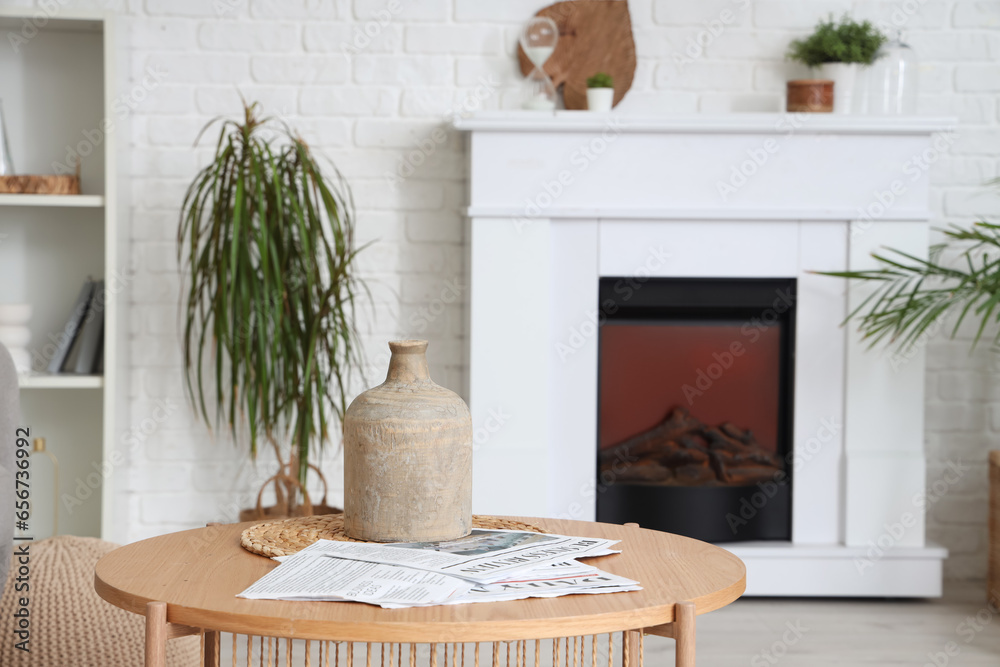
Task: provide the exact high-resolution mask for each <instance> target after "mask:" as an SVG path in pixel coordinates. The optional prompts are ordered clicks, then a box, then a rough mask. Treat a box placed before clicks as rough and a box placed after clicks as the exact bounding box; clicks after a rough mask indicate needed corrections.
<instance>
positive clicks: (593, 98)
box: [587, 88, 615, 111]
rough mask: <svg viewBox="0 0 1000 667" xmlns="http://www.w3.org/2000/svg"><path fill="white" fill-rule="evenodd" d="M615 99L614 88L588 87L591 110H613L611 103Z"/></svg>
mask: <svg viewBox="0 0 1000 667" xmlns="http://www.w3.org/2000/svg"><path fill="white" fill-rule="evenodd" d="M614 101H615V89H614V88H588V89H587V109H589V110H590V111H611V105H612V104H613V103H614Z"/></svg>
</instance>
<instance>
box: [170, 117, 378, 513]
mask: <svg viewBox="0 0 1000 667" xmlns="http://www.w3.org/2000/svg"><path fill="white" fill-rule="evenodd" d="M218 120H219V119H216V120H213V121H212V122H210V123H209V124H208V125H206V126H205V129H204V130H202V133H204V132H205V131H206V130H207V129H208V128H209V127H210V126H211V125H212V124H213V123H215V122H216V121H218ZM275 126H276V123H275V122H274V121H273V120H272V119H269V118H261V117H260V116H259V113H258V106H257V104H256V103H255V104H249V105H248V104H246V103H244V116H243V120H242V122H238V121H234V120H224V121H223V122H222V124H221V128H220V131H219V136H218V139H217V141H216V146H215V155H214V157H213V159H212V161H211V163H210V164H208V165H207V166H206V167H205V168H204V169H202V170H201V171H200V172H199V173H198V175H197V176H196V177H195V179H194V181H193V182H192V183H191V185H190V186H189V188H188V190H187V193H186V195H185V197H184V202H183V205H182V207H181V215H180V225H179V229H178V237H177V240H178V260H179V263H180V264H181V266H182V267H183V268H184V269H185V271H186V273H187V275H186V281H187V282H186V284H185V287H184V290H185V297H184V299H183V303H182V313H183V332H182V344H183V354H184V372H185V380H186V387H187V390H188V394H189V397H190V399H191V401H192V403H193V404H194V406H195V409H196V411H197V412H198V414H199V415H200V417H201V418H203V419H204V421H205V422H206V423H207V424H208V425H209V426H210V427H211V426H212V425H213V424H215V425H216V426H222V425H224V426H225V427H226V428H227V429H228V430H229V431H230V432H232V433H233V434H234V437H237V439H243V437H242V436H241V434H243V433H244V432H245V434H246V435H245V440H246V441H247V444H248V445H249V450H250V455H251V456H252V457H256V454H257V451H258V445H259V443H260V441H261V440H262V439H263V440H264V441H266V442H267V443H269V444H270V445H271V446H272V447H273V448H274V451H275V454H276V455H277V457H278V464H279V466H280V467H279V469H278V474H277V475H276V476H275V477H273V478H271V479H270V480H268V482H271V481H273V482H274V486H275V490H276V495H277V501H278V502H277V506H276V512H275V513H276V514H294V513H296V507H297V506H298V503H299V502H300V501H299V498H301V499H302V501H301V502H302V504H303V505H304V506H305V507H306V508H308V507H309V506H310V503H309V500H308V497H307V495H304V494H305V483H306V475H307V473H308V470H309V468H310V450H311V448H314V447H316V448H321V447H322V445H323V443H324V442H325V441H326V440H327V439H328V436H329V430H330V428H329V427H330V416H331V415H335V416H336V418H338V419H341V420H342V418H343V415H344V411H345V409H346V408H347V383H348V379H349V377H350V375H351V373H352V372H354V371H357V370H360V368H361V360H360V355H359V345H358V334H357V330H356V328H355V321H354V311H355V301H356V298H357V295H358V293H359V289H363V287H364V286H363V284H362V283H360V282H359V280H358V278H357V277H356V273H355V257H356V255H357V253H358V250H359V249H358V248H356V247H355V245H354V241H353V229H354V206H353V201H352V197H351V190H350V188H349V187H348V185H347V183H346V181H344V179H343V177H342V176H341V175H340V173H339V171H337V170H336V168H335V167H333V168H332V171H331V174H332V176H331V175H330V174H328V173H325V172H324V170H323V168H322V166H321V164H320V162H319V161H318V160H317V159H316V157H314V155H313V154H312V152H311V151H310V150H309V147H308V146H307V145H306V143H305V142H304V141H303V140H302V139H301V138H300V137H298V136H297V135H294V134H293V133H292V131H291V130H290V129H289V128H288V127H287V126H284V125H281V126H278V127H275ZM272 128H274V129H275V130H276V131H272ZM199 136H200V135H199ZM277 139H281V140H283V141H281V142H280V144H279V142H277V141H276V140H277ZM209 406H211V407H209ZM265 484H267V483H265ZM306 511H307V512H308V510H306Z"/></svg>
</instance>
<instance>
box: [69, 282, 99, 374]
mask: <svg viewBox="0 0 1000 667" xmlns="http://www.w3.org/2000/svg"><path fill="white" fill-rule="evenodd" d="M103 341H104V281H103V280H98V281H96V282H95V283H94V293H93V295H92V296H91V297H90V305H89V306H88V307H87V316H86V317H85V318H84V321H83V328H82V329H81V331H80V349H79V350H77V353H76V363H75V364H74V366H73V371H72V372H74V373H77V374H78V375H90V374H91V373H96V372H97V367H98V362H99V359H98V352H99V351H100V349H101V347H102V345H101V343H102V342H103ZM63 370H64V371H68V370H69V368H68V366H63Z"/></svg>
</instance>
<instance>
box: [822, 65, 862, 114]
mask: <svg viewBox="0 0 1000 667" xmlns="http://www.w3.org/2000/svg"><path fill="white" fill-rule="evenodd" d="M860 69H861V66H860V65H858V63H823V64H822V65H820V67H819V75H820V78H821V79H828V80H830V81H833V113H852V112H853V110H854V89H855V88H856V87H857V80H858V71H859V70H860Z"/></svg>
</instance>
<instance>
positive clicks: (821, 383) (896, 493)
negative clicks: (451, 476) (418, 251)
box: [456, 112, 954, 597]
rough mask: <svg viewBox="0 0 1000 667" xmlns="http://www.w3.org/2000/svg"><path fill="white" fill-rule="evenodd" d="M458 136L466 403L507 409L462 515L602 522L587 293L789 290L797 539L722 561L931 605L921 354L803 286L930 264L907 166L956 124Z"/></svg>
mask: <svg viewBox="0 0 1000 667" xmlns="http://www.w3.org/2000/svg"><path fill="white" fill-rule="evenodd" d="M456 126H457V127H458V128H459V129H461V130H465V131H468V132H469V134H470V135H471V136H470V207H469V210H468V217H469V219H470V246H471V247H470V254H471V264H470V271H471V290H470V303H469V331H470V340H469V399H470V408H471V410H472V415H473V424H474V426H478V425H482V424H484V423H485V421H486V420H487V419H488V418H489V415H490V411H491V410H493V411H496V410H502V411H503V413H504V414H505V415H508V418H507V420H506V421H505V423H504V425H503V427H502V428H500V429H496V430H495V432H494V433H492V434H491V435H490V437H489V438H488V439H487V440H485V441H484V442H481V443H479V447H478V449H477V451H476V456H475V478H474V483H473V488H474V492H473V493H474V500H473V509H474V511H475V512H477V513H492V514H513V515H535V516H552V517H562V518H574V519H585V520H592V519H594V518H595V517H596V516H597V512H598V507H599V506H600V502H599V501H598V495H599V494H600V493H602V489H601V485H600V478H599V467H598V460H597V457H596V456H594V452H595V450H596V448H597V444H598V437H599V423H600V420H599V414H598V404H599V367H600V366H599V359H600V354H599V347H600V345H599V343H600V336H601V334H600V331H601V328H602V326H607V323H606V322H603V320H604V318H603V316H602V313H601V310H600V308H599V296H600V289H601V280H602V279H608V278H616V279H629V280H632V281H633V282H636V283H639V282H641V281H647V282H648V281H650V280H652V279H670V280H703V279H715V280H718V279H734V280H742V281H755V280H787V281H794V284H795V289H796V295H797V298H796V302H795V306H796V307H795V313H794V332H795V335H794V349H793V354H794V371H793V373H792V377H791V381H790V383H789V384H790V387H791V393H792V396H791V400H790V401H789V405H790V409H791V410H792V415H791V419H790V420H789V425H788V429H789V431H790V436H789V440H790V442H789V443H788V447H789V448H790V451H789V452H788V455H789V458H788V461H789V463H788V465H789V466H790V473H791V484H790V489H789V495H790V503H791V519H790V525H789V529H790V530H789V533H790V535H789V538H788V539H772V540H767V541H763V540H762V541H751V542H730V543H725V544H723V546H725V547H726V548H728V549H730V550H731V551H733V552H734V553H736V554H737V555H738V556H740V557H741V558H742V559H743V560H744V562H745V563H746V564H747V568H748V577H747V594H748V595H785V596H817V595H821V596H893V597H932V596H938V595H940V593H941V564H942V561H943V559H944V558H945V557H946V556H947V553H946V551H945V550H944V549H942V548H940V547H937V546H935V545H932V544H928V543H927V541H926V537H925V533H924V517H923V514H922V511H921V509H922V507H921V506H920V504H919V502H918V498H919V497H920V496H921V495H922V494H923V492H924V488H925V483H926V480H925V474H926V473H925V459H924V443H923V409H924V405H923V383H924V360H923V354H922V352H919V351H918V352H917V353H916V354H912V355H907V357H906V358H905V359H901V358H899V357H896V356H894V355H892V354H891V352H889V351H886V350H879V349H876V350H868V349H867V346H866V344H865V343H864V342H862V341H861V340H859V338H858V336H857V335H856V334H855V332H854V331H853V330H852V329H851V328H848V327H843V326H841V324H842V321H843V319H844V317H845V315H846V314H847V313H848V312H849V311H850V309H851V308H852V307H853V306H855V305H857V304H858V303H859V302H860V301H859V300H860V299H862V298H864V293H863V292H862V290H861V289H857V288H852V289H850V290H848V289H846V285H845V284H844V283H843V282H842V281H840V280H837V279H833V278H828V277H825V276H820V275H816V274H815V273H814V272H815V271H839V270H847V269H849V270H859V269H865V268H869V267H871V266H872V260H871V257H870V254H871V252H872V251H873V250H875V249H878V248H880V247H883V246H892V247H895V248H899V249H902V250H904V251H907V252H910V253H912V254H914V255H921V254H925V253H926V251H927V246H928V219H929V217H930V213H929V210H928V199H929V188H928V176H927V171H926V169H925V168H921V167H920V165H926V164H927V162H928V160H927V156H928V153H934V152H935V151H937V152H938V153H940V152H941V151H944V150H946V149H947V146H948V145H949V144H950V141H948V139H949V137H950V135H949V134H948V133H949V132H950V129H951V128H952V127H953V126H954V121H953V120H951V119H946V118H865V117H850V116H832V115H825V114H812V115H809V114H790V115H789V114H782V115H778V114H773V115H772V114H737V115H725V116H707V115H706V116H676V117H672V116H664V117H633V116H625V115H618V114H614V113H612V114H594V113H587V112H556V113H555V114H553V113H539V112H482V113H477V114H475V115H473V116H470V117H467V118H462V119H459V120H457V121H456ZM932 157H933V156H932ZM640 292H641V290H640ZM668 407H669V406H664V411H665V412H666V409H667V408H668ZM703 421H706V422H712V420H711V419H708V420H703ZM716 425H717V424H716V423H709V426H712V427H715V426H716ZM735 426H736V427H742V426H745V425H740V424H735ZM512 480H516V483H515V482H512ZM601 502H603V501H601ZM904 524H905V525H904ZM900 526H901V528H900Z"/></svg>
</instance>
